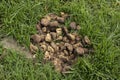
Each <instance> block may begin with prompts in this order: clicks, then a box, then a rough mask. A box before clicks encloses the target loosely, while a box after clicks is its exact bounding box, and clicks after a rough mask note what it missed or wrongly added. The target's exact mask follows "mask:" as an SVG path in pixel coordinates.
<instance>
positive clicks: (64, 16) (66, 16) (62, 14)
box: [60, 12, 69, 19]
mask: <svg viewBox="0 0 120 80" xmlns="http://www.w3.org/2000/svg"><path fill="white" fill-rule="evenodd" d="M60 15H61V17H63V18H65V19H66V18H68V17H69V15H68V14H65V13H64V12H60Z"/></svg>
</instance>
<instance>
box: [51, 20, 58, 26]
mask: <svg viewBox="0 0 120 80" xmlns="http://www.w3.org/2000/svg"><path fill="white" fill-rule="evenodd" d="M49 26H50V27H58V26H59V23H58V21H52V22H50V24H49Z"/></svg>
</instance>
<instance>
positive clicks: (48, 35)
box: [45, 33, 52, 42]
mask: <svg viewBox="0 0 120 80" xmlns="http://www.w3.org/2000/svg"><path fill="white" fill-rule="evenodd" d="M45 41H47V42H51V41H52V38H51V35H50V34H49V33H48V34H47V35H46V37H45Z"/></svg>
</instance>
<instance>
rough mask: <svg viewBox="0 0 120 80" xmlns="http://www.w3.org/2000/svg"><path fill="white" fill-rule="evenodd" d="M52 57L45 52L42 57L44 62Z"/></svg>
mask: <svg viewBox="0 0 120 80" xmlns="http://www.w3.org/2000/svg"><path fill="white" fill-rule="evenodd" d="M51 58H52V56H51V55H50V52H48V51H46V52H45V55H44V60H50V59H51Z"/></svg>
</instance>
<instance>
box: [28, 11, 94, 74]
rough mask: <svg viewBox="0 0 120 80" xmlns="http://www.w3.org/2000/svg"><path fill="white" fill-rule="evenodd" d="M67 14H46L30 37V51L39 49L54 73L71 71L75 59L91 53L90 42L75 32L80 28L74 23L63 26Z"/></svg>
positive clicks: (67, 16) (33, 51)
mask: <svg viewBox="0 0 120 80" xmlns="http://www.w3.org/2000/svg"><path fill="white" fill-rule="evenodd" d="M67 18H69V15H68V14H65V13H64V12H61V13H60V16H57V15H56V14H53V13H51V14H48V15H46V16H44V17H43V18H42V19H41V20H40V21H39V22H38V24H37V26H36V29H37V32H38V33H37V34H33V35H31V44H30V50H31V52H32V53H35V52H36V51H38V49H40V50H41V51H43V52H44V58H43V59H44V60H45V61H51V62H52V63H53V65H54V68H55V70H56V71H58V72H61V73H64V72H66V71H68V70H70V69H71V67H70V66H71V65H72V64H73V63H74V62H75V60H76V59H77V57H79V56H82V55H84V54H87V53H90V52H92V48H91V42H90V40H89V38H88V37H87V36H84V37H83V36H81V35H79V34H77V32H72V33H71V32H70V31H71V30H74V31H77V30H80V29H81V27H80V26H79V25H78V24H77V23H76V22H71V23H70V25H69V27H68V28H67V27H66V26H65V20H66V19H67Z"/></svg>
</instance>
